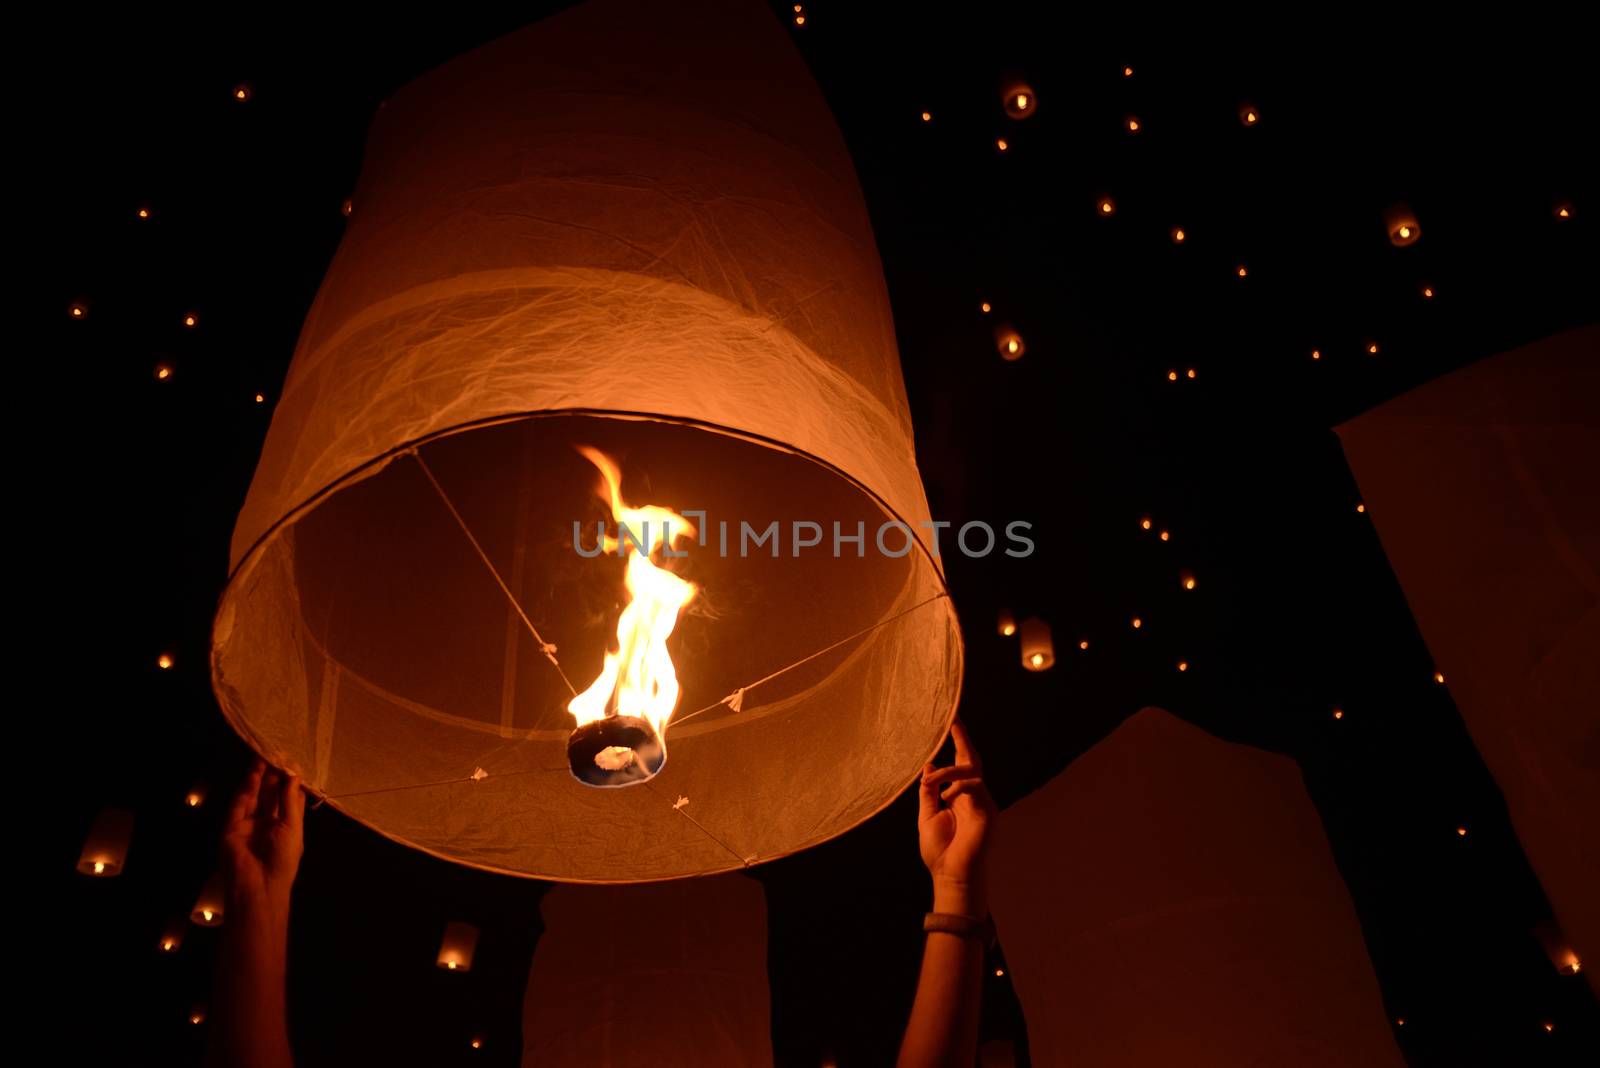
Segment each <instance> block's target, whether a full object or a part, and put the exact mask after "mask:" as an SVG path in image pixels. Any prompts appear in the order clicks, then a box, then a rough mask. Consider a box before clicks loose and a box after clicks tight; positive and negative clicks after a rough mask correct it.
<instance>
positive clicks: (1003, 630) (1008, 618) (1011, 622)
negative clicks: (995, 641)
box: [995, 608, 1017, 638]
mask: <svg viewBox="0 0 1600 1068" xmlns="http://www.w3.org/2000/svg"><path fill="white" fill-rule="evenodd" d="M995 629H997V630H998V631H999V632H1000V637H1002V638H1009V637H1011V636H1012V635H1013V634H1015V633H1016V632H1017V620H1016V617H1015V616H1013V615H1012V614H1011V609H1009V608H1002V609H1000V616H999V618H998V619H997V620H996V623H995Z"/></svg>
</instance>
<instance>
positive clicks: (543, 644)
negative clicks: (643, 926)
mask: <svg viewBox="0 0 1600 1068" xmlns="http://www.w3.org/2000/svg"><path fill="white" fill-rule="evenodd" d="M406 451H407V452H409V453H410V454H411V456H412V457H414V458H415V459H416V461H417V466H418V467H420V468H421V469H422V473H423V475H424V476H425V477H426V478H427V480H428V482H429V484H431V485H432V486H433V488H434V492H436V493H438V495H439V500H440V501H442V502H443V503H444V506H445V509H446V510H447V511H449V513H450V515H451V517H452V518H453V519H455V521H456V525H457V526H459V527H460V528H461V533H462V534H464V535H465V536H466V539H467V542H468V543H469V544H470V545H471V546H472V548H473V551H474V552H476V553H477V554H478V559H480V560H482V561H483V566H484V567H486V568H488V570H489V574H490V575H491V576H493V578H494V580H495V583H496V584H497V585H498V586H499V587H500V591H501V592H502V593H504V594H505V595H506V600H507V601H509V602H510V604H511V607H512V609H513V610H514V611H515V612H516V613H517V616H518V617H519V618H520V619H521V620H522V622H523V625H524V626H526V627H527V628H528V633H529V634H531V635H533V639H534V641H536V642H538V643H539V651H540V652H542V653H543V654H544V655H545V658H546V659H548V660H549V661H550V663H551V666H553V667H554V668H555V669H556V672H557V673H558V674H559V675H560V676H561V681H562V682H564V683H566V686H567V689H568V690H569V691H571V693H572V694H573V696H577V693H578V690H577V687H575V686H573V685H572V680H571V679H569V678H567V673H566V672H565V671H564V670H562V667H561V663H560V661H558V660H557V659H556V646H555V645H554V644H552V643H551V642H547V641H545V639H544V636H543V635H542V634H540V633H539V628H538V627H536V626H534V623H533V620H531V619H529V618H528V614H527V613H526V612H524V611H523V610H522V605H521V604H519V603H518V602H517V598H516V595H515V594H513V593H512V592H511V587H510V586H508V585H507V584H506V581H505V579H504V578H502V577H501V575H500V572H499V570H498V569H497V568H496V567H495V566H494V562H493V561H492V560H490V559H489V554H488V553H486V552H485V551H484V549H483V546H482V545H481V544H479V542H478V539H477V538H476V537H474V536H473V533H472V530H471V528H470V527H468V526H467V521H466V519H464V518H463V517H462V515H461V513H460V512H459V511H457V510H456V506H455V504H454V503H453V502H452V501H451V500H450V497H449V495H448V494H447V493H445V491H444V487H443V486H441V485H440V484H439V480H438V479H437V478H435V477H434V475H433V471H432V469H430V468H429V467H428V464H427V462H426V461H425V460H423V458H422V453H421V452H420V451H419V450H418V449H417V448H415V447H413V448H410V449H408V450H406ZM949 596H950V594H949V591H941V592H939V593H936V594H934V595H933V596H931V597H928V598H925V599H924V600H921V601H918V602H917V603H916V604H914V605H911V606H910V607H909V608H905V609H902V610H901V611H899V612H896V613H895V614H894V615H892V616H888V617H887V618H885V619H880V620H878V622H876V623H873V624H871V625H869V626H866V627H862V628H861V629H860V630H858V631H856V632H854V633H852V634H847V635H845V636H844V637H843V638H840V639H839V640H838V641H835V642H832V643H830V644H828V645H825V646H823V647H822V648H821V649H818V650H816V651H815V652H812V653H809V654H807V655H806V656H803V657H801V658H800V659H798V660H795V661H794V662H792V663H789V664H785V665H784V666H783V667H780V668H778V669H777V670H776V671H773V672H771V673H770V674H767V675H763V676H762V677H761V678H759V679H757V680H755V681H754V682H751V683H747V684H745V685H743V686H740V687H739V688H738V689H736V690H734V691H733V692H732V693H730V694H728V695H727V696H726V697H723V698H721V699H719V700H717V701H713V702H712V703H711V704H709V705H706V706H705V707H704V708H697V709H695V710H694V711H693V712H690V713H689V714H688V715H685V716H683V717H681V718H677V719H670V720H669V721H668V722H669V723H671V724H672V725H677V724H680V723H685V722H687V721H688V720H691V719H693V718H694V717H695V716H698V715H700V714H701V713H704V712H710V711H712V710H713V709H716V708H721V707H722V706H723V705H727V706H728V708H730V709H731V710H733V711H734V712H739V711H742V710H743V708H744V699H745V694H746V692H747V691H749V690H753V689H754V688H756V687H757V686H760V685H761V684H762V683H766V682H771V681H772V680H773V679H776V678H778V677H779V676H780V675H784V674H786V673H788V672H790V671H793V670H794V669H795V668H797V667H800V666H801V665H803V664H807V663H810V662H811V661H812V660H815V659H816V658H817V657H819V656H824V655H826V654H827V653H830V652H832V651H833V650H835V649H837V648H839V647H840V646H842V645H846V644H848V643H850V642H853V641H855V640H856V639H857V638H862V637H865V636H866V635H868V634H870V633H872V632H873V631H875V630H877V629H878V628H879V627H884V626H887V625H889V624H890V623H893V622H895V621H896V620H899V619H902V618H904V617H905V616H908V615H910V614H911V613H912V612H915V611H916V610H917V609H919V608H925V607H927V606H928V605H930V604H933V603H934V602H935V601H939V600H942V599H943V598H946V597H949ZM525 741H526V740H525ZM569 770H570V769H569V768H567V767H566V766H565V765H562V766H560V767H548V768H545V767H539V768H521V769H517V770H514V771H497V772H490V771H487V770H485V769H484V768H483V767H482V766H475V767H474V768H473V769H472V773H471V774H470V775H459V776H456V777H455V778H451V779H436V780H434V781H432V782H419V783H408V784H406V785H404V786H384V787H379V788H377V789H373V790H356V791H353V792H350V793H343V794H323V795H320V796H318V797H317V799H316V801H315V802H314V804H313V806H312V807H313V808H317V807H320V806H321V805H322V803H323V802H325V801H337V800H341V799H343V798H348V797H369V796H372V795H374V794H389V793H398V792H400V791H402V790H425V789H429V788H431V787H435V786H454V785H458V784H462V783H477V782H482V781H483V780H484V779H488V778H509V777H511V776H517V775H533V774H538V773H540V772H562V771H569ZM640 785H641V786H644V787H645V788H646V789H648V790H650V792H651V793H653V794H654V793H658V791H656V790H655V789H654V788H653V787H651V785H650V783H649V782H648V781H645V782H641V783H640ZM663 800H665V798H664V797H663ZM688 804H689V799H688V798H687V797H682V796H680V797H679V798H678V799H677V801H675V802H672V803H671V806H672V810H673V811H674V812H676V813H678V815H680V816H682V817H683V818H684V819H686V820H688V821H689V822H690V823H692V824H694V826H695V827H696V828H698V829H699V830H700V832H701V833H702V834H704V835H705V836H706V837H707V838H709V839H711V840H712V841H713V842H715V843H716V844H717V845H719V846H721V847H722V848H723V849H725V850H727V852H728V853H729V854H730V855H731V856H733V857H734V858H735V859H736V860H738V861H739V863H740V864H742V865H744V866H745V867H749V866H750V865H752V864H754V863H755V862H756V860H757V859H758V856H757V855H756V854H749V855H746V854H743V853H741V852H739V851H738V850H737V849H735V848H733V847H732V846H731V845H729V844H728V843H727V842H725V841H723V840H722V839H721V838H719V837H717V836H716V835H715V834H713V833H711V831H710V830H709V829H708V828H707V827H706V825H705V824H703V823H701V822H700V821H699V820H697V819H695V818H694V817H693V816H691V815H689V813H688V812H687V811H686V809H687V807H688Z"/></svg>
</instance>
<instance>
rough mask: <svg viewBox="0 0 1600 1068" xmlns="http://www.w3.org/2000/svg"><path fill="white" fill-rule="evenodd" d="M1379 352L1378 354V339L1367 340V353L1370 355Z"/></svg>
mask: <svg viewBox="0 0 1600 1068" xmlns="http://www.w3.org/2000/svg"><path fill="white" fill-rule="evenodd" d="M1377 354H1378V343H1377V342H1376V341H1369V342H1367V355H1368V356H1376V355H1377Z"/></svg>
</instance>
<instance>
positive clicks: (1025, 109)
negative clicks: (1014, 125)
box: [1000, 82, 1039, 119]
mask: <svg viewBox="0 0 1600 1068" xmlns="http://www.w3.org/2000/svg"><path fill="white" fill-rule="evenodd" d="M1000 100H1001V102H1002V103H1003V104H1004V105H1005V109H1006V114H1007V115H1009V116H1011V117H1012V118H1013V119H1026V118H1027V117H1028V116H1030V115H1032V114H1033V113H1034V112H1035V111H1037V110H1038V108H1039V98H1038V97H1037V96H1035V95H1034V92H1033V90H1032V89H1031V88H1030V87H1029V86H1027V85H1025V84H1023V83H1021V82H1018V83H1016V84H1015V85H1010V86H1007V87H1006V90H1005V92H1003V93H1002V94H1001V95H1000Z"/></svg>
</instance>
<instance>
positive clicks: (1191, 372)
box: [1183, 367, 1195, 378]
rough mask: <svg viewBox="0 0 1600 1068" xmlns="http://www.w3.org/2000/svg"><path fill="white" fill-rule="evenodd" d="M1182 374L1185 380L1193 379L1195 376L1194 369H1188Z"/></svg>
mask: <svg viewBox="0 0 1600 1068" xmlns="http://www.w3.org/2000/svg"><path fill="white" fill-rule="evenodd" d="M1183 374H1184V377H1185V378H1193V377H1194V375H1195V371H1194V368H1193V367H1191V368H1189V369H1188V370H1187V371H1185V372H1183Z"/></svg>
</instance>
